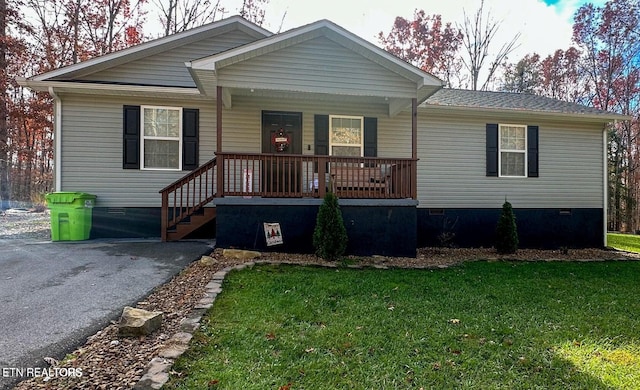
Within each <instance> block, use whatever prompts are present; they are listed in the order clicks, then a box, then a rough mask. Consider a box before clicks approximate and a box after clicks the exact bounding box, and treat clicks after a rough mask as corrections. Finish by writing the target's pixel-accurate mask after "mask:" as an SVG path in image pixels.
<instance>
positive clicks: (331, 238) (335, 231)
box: [313, 192, 347, 261]
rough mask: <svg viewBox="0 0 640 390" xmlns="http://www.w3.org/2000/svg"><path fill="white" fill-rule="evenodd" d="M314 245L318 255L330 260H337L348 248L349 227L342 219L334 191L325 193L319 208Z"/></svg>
mask: <svg viewBox="0 0 640 390" xmlns="http://www.w3.org/2000/svg"><path fill="white" fill-rule="evenodd" d="M313 247H314V248H315V250H316V255H318V256H320V257H322V258H323V259H325V260H328V261H334V260H336V259H337V258H338V257H340V256H342V255H343V254H344V251H345V250H346V249H347V229H345V227H344V222H343V221H342V213H341V212H340V206H339V205H338V197H337V196H335V195H334V194H333V193H332V192H328V193H327V194H326V195H325V197H324V201H323V202H322V204H321V205H320V210H318V218H317V219H316V228H315V230H314V231H313Z"/></svg>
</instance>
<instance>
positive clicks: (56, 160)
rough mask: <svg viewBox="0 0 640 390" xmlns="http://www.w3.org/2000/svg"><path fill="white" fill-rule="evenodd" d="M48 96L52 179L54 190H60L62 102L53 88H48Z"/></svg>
mask: <svg viewBox="0 0 640 390" xmlns="http://www.w3.org/2000/svg"><path fill="white" fill-rule="evenodd" d="M49 95H51V97H53V103H54V109H53V142H54V145H55V146H54V148H53V178H54V190H55V191H61V190H62V100H61V99H60V96H58V94H56V92H55V91H54V89H53V87H49Z"/></svg>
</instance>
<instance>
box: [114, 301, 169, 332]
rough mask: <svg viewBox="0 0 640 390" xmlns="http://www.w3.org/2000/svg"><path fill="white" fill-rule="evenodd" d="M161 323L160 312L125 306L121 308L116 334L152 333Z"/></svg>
mask: <svg viewBox="0 0 640 390" xmlns="http://www.w3.org/2000/svg"><path fill="white" fill-rule="evenodd" d="M161 325H162V312H160V311H147V310H142V309H136V308H133V307H129V306H126V307H125V308H124V310H122V316H121V317H120V323H119V324H118V334H119V335H120V336H125V337H126V336H143V335H149V334H151V333H153V332H154V331H155V330H156V329H158V328H160V326H161Z"/></svg>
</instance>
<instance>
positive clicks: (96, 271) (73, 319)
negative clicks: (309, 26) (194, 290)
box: [0, 239, 212, 389]
mask: <svg viewBox="0 0 640 390" xmlns="http://www.w3.org/2000/svg"><path fill="white" fill-rule="evenodd" d="M211 249H212V248H211V244H210V243H207V242H203V241H194V242H172V243H163V242H159V241H155V240H153V241H152V240H146V241H83V242H76V243H51V242H47V243H37V242H33V241H28V240H5V239H0V308H1V309H0V389H7V388H10V387H11V386H12V385H14V384H15V383H16V382H17V381H19V380H20V378H16V377H15V376H16V375H15V372H16V371H15V370H14V369H16V368H23V369H25V372H26V369H28V368H30V367H44V366H46V363H45V362H44V361H43V357H45V356H51V357H56V358H60V357H62V356H64V354H66V353H68V352H70V351H72V350H73V349H75V348H76V347H78V346H80V345H81V344H83V343H84V342H85V341H86V338H87V337H88V336H90V335H92V334H94V333H95V332H97V331H98V330H100V329H102V328H103V327H105V326H106V325H108V324H109V321H111V320H115V319H117V318H118V317H119V315H120V313H121V312H122V308H123V307H124V306H126V305H132V304H134V303H135V302H137V301H138V300H140V299H141V298H143V297H145V296H146V295H148V294H149V293H150V292H151V290H153V288H155V287H156V286H159V285H161V284H163V283H164V282H166V281H168V280H169V279H170V278H171V277H172V276H174V275H176V274H177V273H178V272H180V270H182V269H183V268H184V267H185V266H186V265H187V264H189V263H190V262H192V261H193V260H195V259H197V258H199V257H200V256H201V255H202V254H205V253H208V252H209V251H211Z"/></svg>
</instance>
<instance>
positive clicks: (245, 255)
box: [222, 249, 260, 260]
mask: <svg viewBox="0 0 640 390" xmlns="http://www.w3.org/2000/svg"><path fill="white" fill-rule="evenodd" d="M222 255H223V256H224V257H228V258H231V259H239V260H252V259H257V258H258V257H260V252H256V251H245V250H240V249H225V250H223V251H222Z"/></svg>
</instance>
